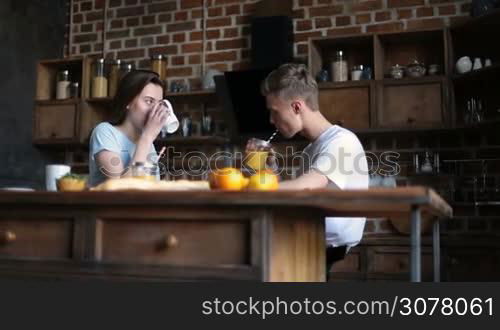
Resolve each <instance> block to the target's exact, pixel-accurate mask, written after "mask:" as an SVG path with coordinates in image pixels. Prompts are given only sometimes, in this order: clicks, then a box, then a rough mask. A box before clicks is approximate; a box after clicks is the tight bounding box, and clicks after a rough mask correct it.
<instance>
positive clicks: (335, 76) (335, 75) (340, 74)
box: [331, 50, 347, 82]
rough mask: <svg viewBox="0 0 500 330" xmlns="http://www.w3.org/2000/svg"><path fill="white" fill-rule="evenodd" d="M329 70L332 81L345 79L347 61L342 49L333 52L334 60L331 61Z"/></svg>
mask: <svg viewBox="0 0 500 330" xmlns="http://www.w3.org/2000/svg"><path fill="white" fill-rule="evenodd" d="M331 70H332V72H331V73H332V80H333V81H334V82H340V81H347V61H346V60H345V57H344V52H343V51H342V50H339V51H337V52H336V53H335V61H333V62H332V67H331Z"/></svg>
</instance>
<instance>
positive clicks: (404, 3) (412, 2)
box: [387, 0, 424, 8]
mask: <svg viewBox="0 0 500 330" xmlns="http://www.w3.org/2000/svg"><path fill="white" fill-rule="evenodd" d="M423 5H424V0H387V7H388V8H399V7H412V6H423Z"/></svg>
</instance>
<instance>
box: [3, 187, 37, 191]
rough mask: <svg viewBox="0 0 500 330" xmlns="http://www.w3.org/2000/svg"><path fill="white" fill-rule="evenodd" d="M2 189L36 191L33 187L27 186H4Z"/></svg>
mask: <svg viewBox="0 0 500 330" xmlns="http://www.w3.org/2000/svg"><path fill="white" fill-rule="evenodd" d="M0 190H8V191H35V189H33V188H25V187H2V188H0Z"/></svg>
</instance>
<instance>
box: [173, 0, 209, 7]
mask: <svg viewBox="0 0 500 330" xmlns="http://www.w3.org/2000/svg"><path fill="white" fill-rule="evenodd" d="M179 2H180V3H181V8H182V9H190V8H198V7H201V6H202V5H203V0H182V1H179Z"/></svg>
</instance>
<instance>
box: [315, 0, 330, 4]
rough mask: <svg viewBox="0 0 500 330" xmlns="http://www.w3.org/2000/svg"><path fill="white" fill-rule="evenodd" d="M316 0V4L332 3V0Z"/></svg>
mask: <svg viewBox="0 0 500 330" xmlns="http://www.w3.org/2000/svg"><path fill="white" fill-rule="evenodd" d="M317 1H318V5H331V4H332V2H333V1H332V0H317Z"/></svg>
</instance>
